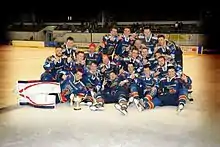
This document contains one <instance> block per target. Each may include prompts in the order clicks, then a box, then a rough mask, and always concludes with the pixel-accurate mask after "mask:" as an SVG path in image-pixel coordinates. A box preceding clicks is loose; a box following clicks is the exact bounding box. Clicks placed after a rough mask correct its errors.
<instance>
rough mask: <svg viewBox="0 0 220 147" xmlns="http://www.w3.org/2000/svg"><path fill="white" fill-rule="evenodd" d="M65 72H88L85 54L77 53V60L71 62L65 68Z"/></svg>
mask: <svg viewBox="0 0 220 147" xmlns="http://www.w3.org/2000/svg"><path fill="white" fill-rule="evenodd" d="M65 70H67V71H71V72H73V73H75V72H76V71H78V70H82V71H83V72H84V71H85V70H86V61H85V54H84V52H82V51H79V52H77V54H76V60H75V61H74V60H70V61H68V62H67V64H66V66H65Z"/></svg>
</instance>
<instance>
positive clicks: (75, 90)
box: [60, 70, 88, 105]
mask: <svg viewBox="0 0 220 147" xmlns="http://www.w3.org/2000/svg"><path fill="white" fill-rule="evenodd" d="M61 76H62V81H61V84H60V87H61V102H67V101H68V100H70V105H72V104H73V98H74V97H75V96H80V97H83V99H85V98H87V94H88V91H87V89H86V86H85V85H84V83H83V82H82V76H83V71H82V70H77V71H76V73H75V74H73V73H72V72H69V74H68V75H66V74H63V75H61Z"/></svg>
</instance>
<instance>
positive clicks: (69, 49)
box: [62, 37, 77, 60]
mask: <svg viewBox="0 0 220 147" xmlns="http://www.w3.org/2000/svg"><path fill="white" fill-rule="evenodd" d="M62 52H63V55H64V56H65V57H66V58H72V59H73V60H74V59H75V58H76V52H77V48H76V47H74V39H73V38H72V37H68V38H67V39H66V42H65V44H64V45H63V50H62Z"/></svg>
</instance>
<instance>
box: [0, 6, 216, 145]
mask: <svg viewBox="0 0 220 147" xmlns="http://www.w3.org/2000/svg"><path fill="white" fill-rule="evenodd" d="M59 11H62V10H59ZM59 11H57V12H56V9H54V11H48V12H47V13H42V12H41V11H40V10H37V11H33V12H32V13H17V14H14V15H10V16H9V17H7V22H8V23H7V25H6V26H7V28H6V29H5V28H4V27H3V29H2V31H1V32H0V33H2V34H1V36H0V37H1V38H0V39H1V43H2V44H4V45H2V46H1V53H0V68H1V69H2V70H1V72H0V76H1V81H0V92H1V96H0V132H1V133H0V147H14V146H16V147H26V146H27V147H39V146H41V147H47V146H51V147H60V146H61V147H69V146H73V147H148V146H149V147H160V146H163V147H197V146H199V147H219V146H220V137H219V131H220V130H219V127H220V126H219V124H220V121H219V120H220V119H219V118H220V115H219V107H220V105H219V103H220V101H219V94H218V92H219V91H220V88H219V82H220V80H219V79H220V76H219V75H220V74H219V71H220V58H219V57H220V56H219V55H218V53H219V50H218V49H219V46H218V43H216V42H218V41H216V39H215V37H213V36H216V35H218V34H217V33H216V31H215V30H213V27H216V26H217V28H218V27H219V26H218V22H217V21H216V20H217V19H216V18H217V15H216V13H214V12H213V11H210V10H202V9H201V10H199V9H198V10H197V9H195V8H194V9H192V10H191V8H189V10H188V11H186V10H184V12H177V11H176V12H175V13H174V12H169V11H164V12H161V11H156V10H154V11H152V10H139V11H138V12H136V11H120V10H118V11H107V10H103V11H101V10H93V11H90V12H86V13H79V12H78V11H76V10H73V11H72V12H68V13H67V12H63V14H62V15H61V14H60V13H59ZM213 22H214V23H213ZM125 27H128V28H130V30H131V34H133V33H136V34H141V33H143V30H144V28H150V30H151V32H152V34H154V35H161V34H163V35H165V37H166V39H167V40H171V41H174V42H175V43H176V44H177V45H178V46H179V47H180V48H181V50H182V52H183V55H182V58H183V73H186V74H187V75H189V76H190V77H191V79H192V81H193V82H192V89H193V93H192V97H193V99H194V102H193V104H191V103H190V102H187V104H186V106H185V108H184V110H183V111H182V112H181V113H180V114H179V115H177V113H176V107H170V106H168V107H167V106H166V107H159V108H155V109H152V110H145V111H143V112H138V111H137V110H136V108H135V107H134V106H132V107H129V108H128V111H129V112H128V115H127V116H123V115H121V114H120V113H118V112H117V110H115V108H114V106H113V105H112V104H106V105H105V110H104V111H95V112H92V111H90V109H89V108H88V107H87V106H82V110H81V111H75V110H74V109H73V107H71V106H70V105H69V104H68V103H67V104H66V103H64V104H63V103H62V104H57V105H56V107H55V108H54V109H43V108H34V107H32V106H21V105H19V104H18V103H19V98H20V97H21V95H19V93H18V81H20V80H23V81H30V80H39V79H40V75H41V74H42V73H43V72H44V69H43V64H44V62H45V60H46V58H47V57H48V56H50V55H53V54H54V48H55V47H56V46H58V45H63V44H64V43H65V42H66V39H67V38H68V37H72V38H73V39H74V46H75V47H77V49H79V50H80V51H83V52H88V51H89V45H90V44H91V43H94V44H95V46H96V50H98V49H99V46H100V45H101V42H102V38H103V36H105V35H106V34H109V33H110V30H111V28H117V31H118V34H123V31H124V28H125ZM4 32H7V33H4ZM7 43H8V44H9V45H5V44H7Z"/></svg>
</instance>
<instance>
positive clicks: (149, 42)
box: [139, 28, 157, 56]
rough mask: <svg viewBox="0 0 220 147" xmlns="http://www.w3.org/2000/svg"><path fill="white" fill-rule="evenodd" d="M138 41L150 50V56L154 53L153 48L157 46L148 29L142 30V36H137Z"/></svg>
mask: <svg viewBox="0 0 220 147" xmlns="http://www.w3.org/2000/svg"><path fill="white" fill-rule="evenodd" d="M139 39H141V40H142V44H144V45H146V46H147V47H148V48H149V49H150V50H149V51H150V52H149V54H150V55H151V56H152V55H153V53H154V48H155V47H156V44H157V37H156V36H155V35H154V34H152V33H151V30H150V29H149V28H145V29H144V35H143V36H139Z"/></svg>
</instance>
